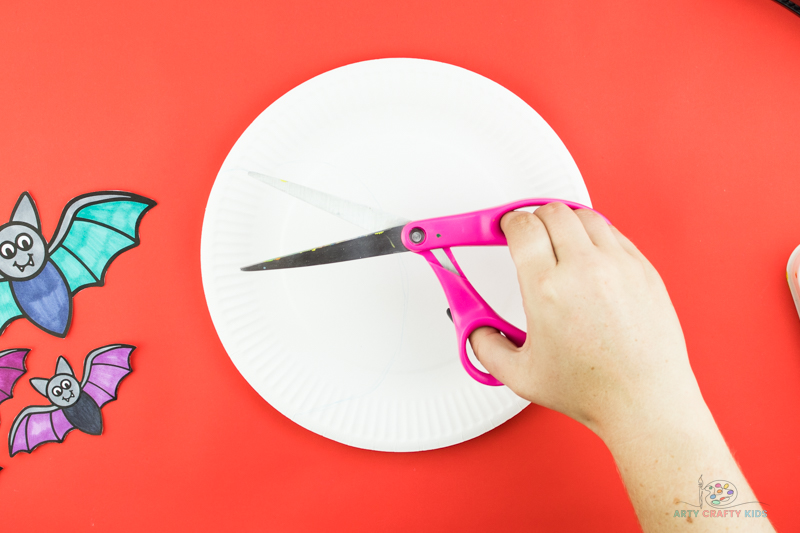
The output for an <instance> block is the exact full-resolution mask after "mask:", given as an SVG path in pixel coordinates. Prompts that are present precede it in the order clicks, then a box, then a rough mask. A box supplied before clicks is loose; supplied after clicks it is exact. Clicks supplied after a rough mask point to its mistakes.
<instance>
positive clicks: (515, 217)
mask: <svg viewBox="0 0 800 533" xmlns="http://www.w3.org/2000/svg"><path fill="white" fill-rule="evenodd" d="M535 223H536V221H535V220H534V219H533V214H532V213H527V212H525V211H512V212H511V213H508V214H507V215H506V216H504V217H503V218H502V220H501V221H500V226H501V228H502V230H503V232H504V233H521V232H529V231H531V230H532V229H533V228H534V226H535Z"/></svg>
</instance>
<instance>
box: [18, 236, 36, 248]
mask: <svg viewBox="0 0 800 533" xmlns="http://www.w3.org/2000/svg"><path fill="white" fill-rule="evenodd" d="M31 246H33V239H31V236H30V235H28V234H27V233H22V234H20V235H19V236H18V237H17V248H19V249H20V250H22V251H24V252H27V251H28V250H30V249H31Z"/></svg>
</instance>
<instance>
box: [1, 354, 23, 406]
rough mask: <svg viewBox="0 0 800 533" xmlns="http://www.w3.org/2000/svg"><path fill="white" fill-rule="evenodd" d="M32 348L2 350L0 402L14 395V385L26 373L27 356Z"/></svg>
mask: <svg viewBox="0 0 800 533" xmlns="http://www.w3.org/2000/svg"><path fill="white" fill-rule="evenodd" d="M29 351H30V350H21V349H19V348H16V349H13V350H5V351H2V352H0V403H3V402H4V401H6V400H8V399H9V398H11V397H12V396H13V394H12V393H13V391H14V385H16V383H17V380H18V379H19V378H20V377H22V374H24V373H25V370H26V369H25V358H26V357H27V356H28V352H29Z"/></svg>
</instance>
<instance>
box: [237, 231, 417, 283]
mask: <svg viewBox="0 0 800 533" xmlns="http://www.w3.org/2000/svg"><path fill="white" fill-rule="evenodd" d="M402 231H403V226H396V227H394V228H390V229H387V230H384V231H379V232H377V233H370V234H369V235H363V236H361V237H356V238H355V239H350V240H349V241H342V242H337V243H334V244H328V245H325V246H320V247H318V248H312V249H311V250H306V251H304V252H299V253H296V254H292V255H287V256H284V257H276V258H275V259H270V260H269V261H264V262H263V263H256V264H255V265H250V266H246V267H242V270H244V271H245V272H254V271H257V270H277V269H280V268H299V267H307V266H314V265H326V264H328V263H341V262H343V261H353V260H354V259H365V258H367V257H376V256H379V255H389V254H397V253H400V252H407V251H408V248H406V247H405V246H403V241H402V240H401V239H400V234H401V233H402Z"/></svg>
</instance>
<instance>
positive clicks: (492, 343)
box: [469, 327, 519, 387]
mask: <svg viewBox="0 0 800 533" xmlns="http://www.w3.org/2000/svg"><path fill="white" fill-rule="evenodd" d="M469 343H470V345H471V346H472V351H473V352H475V357H477V358H478V361H480V362H481V364H482V365H483V367H484V368H485V369H486V370H488V371H489V373H490V374H491V375H493V376H494V377H496V378H497V379H499V380H500V381H502V382H503V384H505V385H508V386H509V387H511V384H510V383H509V382H513V381H514V378H515V377H516V366H517V356H518V352H519V349H518V348H517V347H516V346H515V345H514V343H512V342H511V341H510V340H508V339H507V338H506V337H505V336H504V335H502V334H501V333H500V332H499V331H497V330H496V329H494V328H489V327H483V328H478V329H476V330H475V331H473V332H472V333H471V334H470V336H469Z"/></svg>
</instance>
